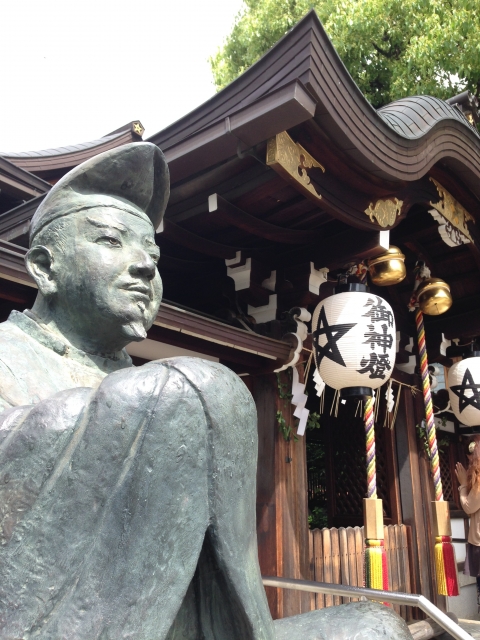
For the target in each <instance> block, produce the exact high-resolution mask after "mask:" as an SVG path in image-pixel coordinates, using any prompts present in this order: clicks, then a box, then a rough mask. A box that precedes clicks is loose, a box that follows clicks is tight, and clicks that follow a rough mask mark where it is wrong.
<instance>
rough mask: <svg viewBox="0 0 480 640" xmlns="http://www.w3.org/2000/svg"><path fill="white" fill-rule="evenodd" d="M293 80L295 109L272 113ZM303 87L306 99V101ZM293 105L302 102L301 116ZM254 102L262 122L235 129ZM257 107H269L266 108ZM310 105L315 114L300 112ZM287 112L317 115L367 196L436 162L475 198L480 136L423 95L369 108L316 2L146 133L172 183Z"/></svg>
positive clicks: (272, 129) (479, 182)
mask: <svg viewBox="0 0 480 640" xmlns="http://www.w3.org/2000/svg"><path fill="white" fill-rule="evenodd" d="M292 86H295V87H296V95H295V96H291V102H290V106H291V105H293V104H294V105H295V107H296V109H295V115H294V116H293V115H291V114H290V113H289V114H288V115H287V116H286V117H285V118H284V119H283V120H282V119H280V118H278V119H277V117H276V114H275V111H274V110H273V109H272V108H271V105H270V103H269V101H268V97H269V96H271V95H275V96H280V95H281V94H282V90H283V89H284V88H285V87H292ZM307 95H308V96H309V97H310V98H311V99H313V102H314V105H313V108H312V106H310V105H307V101H306V96H307ZM300 96H301V97H300ZM298 103H300V104H298ZM301 106H303V107H304V108H305V107H306V112H304V113H303V116H302V109H301ZM252 107H255V108H256V110H257V113H260V112H261V118H262V120H261V121H262V122H267V123H268V126H267V127H264V128H262V127H258V129H257V132H256V135H251V134H249V135H245V131H248V127H249V126H250V122H251V120H249V122H248V123H246V124H245V129H244V136H243V137H242V136H241V135H238V132H237V131H235V128H233V129H232V127H231V123H232V122H233V121H235V118H236V117H237V116H239V114H244V113H248V111H249V110H250V109H251V108H252ZM265 109H270V114H269V115H268V113H265V112H264V110H265ZM312 110H314V115H313V114H312V115H311V116H310V117H308V112H311V111H312ZM286 111H288V110H286ZM302 117H303V119H302ZM295 118H297V119H299V120H301V122H307V121H313V122H315V123H316V125H317V126H318V129H319V131H320V132H321V133H322V135H323V136H324V137H325V139H326V140H328V144H329V145H330V146H331V147H333V148H335V149H337V150H338V153H339V154H341V155H343V156H344V157H345V158H346V159H347V161H348V163H349V164H350V166H351V167H353V168H355V169H356V171H357V172H358V173H359V174H362V175H364V176H367V179H368V180H369V181H370V184H371V188H370V192H371V193H370V194H369V193H365V194H364V196H365V199H366V200H367V201H368V197H369V195H370V197H371V194H375V193H376V191H378V192H379V193H381V192H382V189H383V191H385V185H389V186H390V188H391V189H392V190H394V189H398V188H402V187H404V186H405V185H408V184H409V183H412V182H415V181H418V180H421V179H422V178H424V177H426V176H427V174H428V172H429V171H430V170H431V169H432V168H433V167H435V166H438V167H440V168H443V170H444V171H445V172H446V173H452V174H453V175H455V176H456V177H457V178H458V179H460V180H461V181H462V182H463V183H464V184H465V185H466V186H467V187H468V188H469V189H470V191H471V192H472V194H473V195H474V197H475V199H476V200H478V198H479V197H480V137H479V135H478V134H477V132H476V131H475V130H474V129H473V128H472V127H471V126H470V125H469V124H468V122H467V120H466V119H465V118H464V117H463V115H462V114H460V112H459V111H458V110H456V109H454V108H452V107H450V105H447V104H446V103H444V102H443V101H438V100H436V99H431V98H428V97H420V98H415V97H414V98H408V99H406V100H403V101H397V102H396V103H392V104H391V105H387V107H385V108H384V109H382V110H380V111H376V110H375V109H374V108H373V107H372V106H371V105H370V104H369V103H368V101H367V100H366V99H365V97H364V96H363V94H362V93H361V92H360V90H359V89H358V87H357V86H356V84H355V83H354V81H353V80H352V78H351V76H350V75H349V73H348V71H347V70H346V68H345V66H344V65H343V63H342V61H341V60H340V58H339V56H338V54H337V53H336V51H335V49H334V47H333V45H332V43H331V42H330V40H329V39H328V36H327V35H326V33H325V31H324V29H323V27H322V25H321V24H320V21H319V19H318V17H317V15H316V13H315V12H314V11H311V12H310V13H309V14H307V16H306V17H305V18H304V19H303V20H302V21H301V22H299V23H298V24H297V25H296V26H295V27H294V28H293V29H292V30H291V31H290V32H289V33H288V34H287V35H285V36H284V37H283V38H282V39H281V40H280V41H279V42H278V43H277V44H276V45H275V46H274V47H273V48H272V49H271V50H270V51H269V52H268V53H266V54H265V55H264V56H263V57H262V58H261V59H260V60H259V61H258V62H257V63H255V64H254V65H253V66H252V67H251V68H250V69H248V70H247V71H246V72H245V73H243V74H242V75H241V76H240V77H239V78H237V79H236V80H235V81H234V82H232V83H231V84H230V85H228V86H227V87H226V88H225V89H224V90H223V91H220V92H219V93H218V94H217V95H215V96H214V97H213V98H211V99H210V100H209V101H207V102H206V103H204V104H203V105H201V106H200V107H198V108H197V109H195V110H194V111H192V112H191V113H189V114H188V115H187V116H185V117H184V118H182V119H180V120H179V121H178V122H176V123H174V124H173V125H171V126H170V127H167V128H166V129H164V130H163V131H160V132H159V133H157V134H155V135H153V136H151V137H150V139H149V140H150V141H151V142H154V143H155V144H158V145H159V146H160V147H161V148H162V149H163V151H164V152H165V153H166V157H167V159H168V160H169V162H170V164H171V168H172V182H173V183H174V184H175V182H177V181H179V180H182V181H185V180H186V179H188V178H192V177H193V176H194V175H195V174H197V173H198V172H199V171H202V170H204V169H205V168H206V167H207V166H209V167H213V166H214V165H216V164H217V163H219V162H222V161H224V160H225V159H226V158H229V157H233V156H234V155H235V154H236V153H238V152H239V153H241V152H242V150H244V148H245V146H248V145H249V144H250V145H251V146H253V145H255V144H259V143H260V142H261V140H260V139H259V137H260V138H262V140H263V141H266V140H267V139H268V138H269V137H271V136H272V135H273V133H280V132H281V131H282V130H284V129H289V128H292V127H295V126H297V125H300V124H301V122H298V123H297V125H294V124H293V121H294V120H295ZM288 125H289V126H288ZM297 128H298V126H297ZM326 179H327V176H326ZM379 185H383V187H379ZM347 204H348V203H347ZM362 204H363V202H362ZM325 206H326V209H330V211H331V213H332V215H336V216H339V217H341V218H342V219H344V220H345V221H346V219H347V218H348V216H350V219H351V223H352V224H355V225H357V226H364V227H365V228H368V221H367V222H365V219H364V217H362V213H363V209H359V210H357V211H355V210H354V209H353V208H352V209H351V211H350V212H349V211H348V206H345V203H342V202H341V201H338V202H336V201H335V198H332V199H329V198H328V197H325ZM345 209H347V211H345Z"/></svg>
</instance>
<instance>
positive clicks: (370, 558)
mask: <svg viewBox="0 0 480 640" xmlns="http://www.w3.org/2000/svg"><path fill="white" fill-rule="evenodd" d="M364 582H365V586H366V587H368V588H369V589H383V590H384V591H388V565H387V554H386V552H385V543H384V541H383V540H371V539H369V538H366V539H365V577H364Z"/></svg>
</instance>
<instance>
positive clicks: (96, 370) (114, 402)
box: [0, 143, 408, 640]
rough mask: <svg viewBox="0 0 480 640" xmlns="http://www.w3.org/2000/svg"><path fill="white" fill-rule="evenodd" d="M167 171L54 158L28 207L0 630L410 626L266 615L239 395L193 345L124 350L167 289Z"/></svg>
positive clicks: (71, 639)
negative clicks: (153, 355)
mask: <svg viewBox="0 0 480 640" xmlns="http://www.w3.org/2000/svg"><path fill="white" fill-rule="evenodd" d="M168 184H169V181H168V168H167V165H166V162H165V159H164V157H163V155H162V153H161V151H160V150H159V149H158V148H157V147H155V146H154V145H152V144H148V143H135V144H130V145H126V146H124V147H120V148H117V149H114V150H111V151H108V152H106V153H104V154H101V155H100V156H97V157H95V158H93V159H91V160H88V161H87V162H85V163H84V164H83V165H80V166H79V167H77V168H76V169H74V170H73V171H71V172H70V173H69V174H67V175H66V176H64V178H62V180H60V181H59V182H58V183H57V184H56V185H55V186H54V187H53V188H52V190H51V191H50V192H49V194H48V195H47V196H46V198H45V200H44V201H43V203H42V204H41V206H40V207H39V209H38V210H37V212H36V213H35V216H34V218H33V220H32V224H31V233H30V250H29V252H28V254H27V258H26V261H27V266H28V270H29V272H30V274H31V275H32V277H33V278H34V280H35V282H36V283H37V286H38V296H37V299H36V301H35V304H34V306H33V308H32V309H31V310H29V311H25V312H24V313H17V312H13V313H12V314H11V316H10V317H9V319H8V321H7V322H5V323H3V324H1V325H0V541H1V545H0V638H2V640H19V639H23V640H30V639H33V638H40V639H42V640H64V639H65V640H67V639H68V640H121V639H125V640H127V639H128V640H180V639H182V640H275V639H277V640H280V639H285V640H286V639H287V638H288V639H289V640H297V639H298V640H299V639H300V638H302V639H305V640H316V639H318V640H320V639H326V638H329V639H330V638H334V637H335V638H339V639H340V638H349V637H352V638H353V634H354V633H355V634H357V635H355V637H356V638H359V637H364V638H365V640H366V639H367V638H368V639H369V640H374V638H376V637H378V638H380V637H383V635H382V636H381V635H380V634H383V633H384V632H385V629H386V628H387V627H388V625H390V629H393V628H395V629H396V630H397V631H398V633H397V635H395V634H394V635H392V634H391V633H390V636H389V637H397V638H407V637H408V635H404V634H406V633H408V632H406V628H405V625H404V623H403V622H402V621H399V619H398V620H397V619H396V618H395V617H394V614H392V613H391V612H390V611H389V610H387V609H386V608H385V607H381V606H380V605H368V604H365V603H361V606H360V607H359V605H358V604H355V605H346V606H345V607H340V608H339V609H341V610H342V611H343V614H342V613H341V612H340V615H336V617H335V616H333V617H332V615H333V614H332V612H327V615H325V614H323V613H321V612H312V613H310V614H306V615H304V616H298V617H296V618H291V619H287V620H285V621H278V622H276V623H274V622H273V621H272V619H271V616H270V613H269V611H268V607H267V602H266V598H265V593H264V589H263V585H262V581H261V576H260V571H259V566H258V558H257V542H256V533H255V475H256V462H257V453H256V451H257V449H256V438H257V434H256V412H255V407H254V404H253V401H252V398H251V396H250V395H249V393H248V391H247V389H246V387H245V386H244V384H243V383H242V381H241V380H240V379H239V378H238V377H237V376H236V375H235V374H234V373H233V372H231V371H230V370H228V369H226V368H225V367H222V366H221V365H218V364H214V363H211V362H207V361H203V360H198V359H192V358H173V359H168V360H161V361H157V362H152V363H149V364H147V365H144V366H142V367H138V368H135V367H132V363H131V361H130V358H129V357H128V355H127V353H126V351H125V346H126V345H127V344H128V343H130V342H132V341H135V340H142V339H143V338H145V336H146V331H147V330H148V329H149V327H150V326H151V325H152V323H153V320H154V318H155V316H156V314H157V311H158V307H159V304H160V299H161V294H162V283H161V279H160V275H159V273H158V270H157V266H156V263H157V260H158V257H159V253H158V248H157V246H156V245H155V241H154V231H155V228H157V227H158V226H159V224H160V222H161V219H162V216H163V213H164V210H165V206H166V202H167V199H168V191H169V186H168ZM351 607H357V608H356V609H355V615H352V614H353V612H352V610H351ZM362 607H363V608H362ZM342 615H343V617H344V618H345V621H344V623H342V624H343V626H342V624H340V626H339V621H340V619H341V618H342ZM332 620H333V622H332ZM349 620H350V622H349ZM362 620H363V621H364V624H365V625H366V627H365V629H366V632H365V633H366V635H364V636H358V624H359V621H362ZM349 625H350V627H349ZM385 625H386V626H385ZM392 625H393V626H392ZM395 625H396V626H395ZM402 625H403V626H402ZM367 627H368V628H367ZM342 629H343V631H342ZM348 629H350V631H348ZM376 629H378V630H379V631H378V633H379V635H378V636H377V635H376V633H377V631H376ZM349 633H350V635H348V634H349ZM339 634H340V635H339ZM342 634H343V635H342ZM387 635H388V634H387Z"/></svg>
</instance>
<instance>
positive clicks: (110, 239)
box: [100, 236, 122, 247]
mask: <svg viewBox="0 0 480 640" xmlns="http://www.w3.org/2000/svg"><path fill="white" fill-rule="evenodd" d="M100 240H101V241H103V242H106V243H107V244H109V245H110V246H111V247H121V246H122V243H121V241H120V240H119V239H118V238H115V236H102V237H101V238H100Z"/></svg>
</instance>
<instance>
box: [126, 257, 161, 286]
mask: <svg viewBox="0 0 480 640" xmlns="http://www.w3.org/2000/svg"><path fill="white" fill-rule="evenodd" d="M129 272H130V275H132V276H142V277H143V278H147V279H148V280H153V278H154V277H155V262H154V261H153V260H152V258H151V257H150V256H149V255H148V254H145V255H143V256H142V257H141V259H140V260H137V261H136V262H133V263H132V264H131V265H130V269H129Z"/></svg>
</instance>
